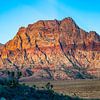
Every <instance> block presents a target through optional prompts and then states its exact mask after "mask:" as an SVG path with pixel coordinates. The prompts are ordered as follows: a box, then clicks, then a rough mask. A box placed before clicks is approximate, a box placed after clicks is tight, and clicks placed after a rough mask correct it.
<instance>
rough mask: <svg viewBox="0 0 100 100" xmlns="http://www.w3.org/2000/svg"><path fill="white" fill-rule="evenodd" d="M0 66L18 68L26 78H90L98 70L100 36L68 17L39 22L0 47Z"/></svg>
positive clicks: (21, 31)
mask: <svg viewBox="0 0 100 100" xmlns="http://www.w3.org/2000/svg"><path fill="white" fill-rule="evenodd" d="M0 67H1V69H4V68H5V67H6V68H9V69H17V70H18V69H19V70H21V71H22V73H23V76H27V77H28V79H29V78H30V79H55V80H57V79H77V78H92V75H93V76H98V75H99V74H98V71H99V70H100V36H99V35H98V34H97V33H96V32H95V31H90V32H86V31H84V30H83V29H81V28H80V27H79V26H78V25H77V24H76V23H75V21H74V20H73V19H72V18H70V17H68V18H64V19H63V20H61V21H59V20H40V21H38V22H36V23H34V24H29V25H28V27H26V28H25V27H21V28H20V29H19V30H18V32H17V34H16V36H15V37H14V38H13V39H12V40H10V41H8V42H7V43H6V44H5V45H4V46H3V48H2V49H1V50H0ZM29 76H31V77H29Z"/></svg>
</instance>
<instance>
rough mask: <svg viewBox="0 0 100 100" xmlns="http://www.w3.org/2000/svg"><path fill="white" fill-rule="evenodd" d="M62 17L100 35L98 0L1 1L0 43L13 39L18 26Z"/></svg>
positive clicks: (99, 5) (99, 0)
mask: <svg viewBox="0 0 100 100" xmlns="http://www.w3.org/2000/svg"><path fill="white" fill-rule="evenodd" d="M65 17H72V18H73V19H74V20H75V22H76V23H77V24H78V25H79V26H80V27H81V28H83V29H84V30H86V31H90V30H95V31H96V32H97V33H99V34H100V0H0V43H6V42H7V41H8V40H10V39H12V38H13V37H14V36H15V34H16V33H17V31H18V29H19V27H21V26H27V25H28V24H31V23H34V22H36V21H37V20H41V19H58V20H61V19H63V18H65Z"/></svg>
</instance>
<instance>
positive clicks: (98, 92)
mask: <svg viewBox="0 0 100 100" xmlns="http://www.w3.org/2000/svg"><path fill="white" fill-rule="evenodd" d="M47 82H50V83H51V84H52V85H53V86H54V90H55V91H57V92H60V93H64V94H67V95H70V96H75V95H76V96H79V97H81V98H99V99H100V80H66V81H63V80H62V81H34V82H25V83H26V84H28V85H30V86H32V85H33V84H35V85H36V86H38V87H43V86H45V84H46V83H47Z"/></svg>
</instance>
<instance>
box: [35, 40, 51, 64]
mask: <svg viewBox="0 0 100 100" xmlns="http://www.w3.org/2000/svg"><path fill="white" fill-rule="evenodd" d="M35 46H36V49H37V50H39V51H40V52H41V53H42V54H43V55H44V56H45V59H46V61H47V63H48V64H49V63H50V62H49V59H48V57H47V55H46V53H45V52H43V51H42V50H41V49H40V48H39V46H38V44H37V41H35Z"/></svg>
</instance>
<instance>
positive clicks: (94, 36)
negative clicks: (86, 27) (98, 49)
mask: <svg viewBox="0 0 100 100" xmlns="http://www.w3.org/2000/svg"><path fill="white" fill-rule="evenodd" d="M88 37H89V39H90V40H91V41H95V42H100V36H99V35H98V34H97V33H96V32H95V31H90V32H89V34H88Z"/></svg>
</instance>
